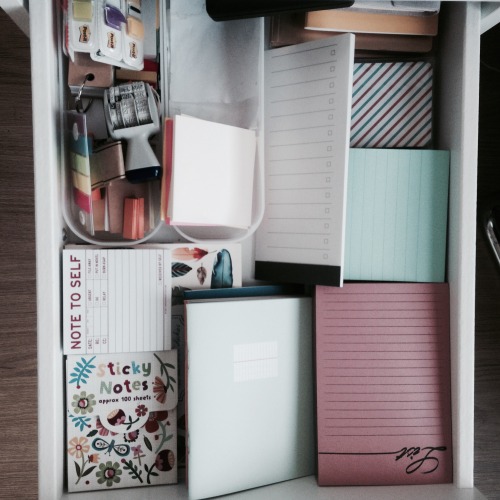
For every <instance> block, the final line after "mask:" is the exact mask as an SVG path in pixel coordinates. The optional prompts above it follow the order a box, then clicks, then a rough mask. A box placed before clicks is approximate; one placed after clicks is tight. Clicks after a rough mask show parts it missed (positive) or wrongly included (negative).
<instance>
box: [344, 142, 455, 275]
mask: <svg viewBox="0 0 500 500" xmlns="http://www.w3.org/2000/svg"><path fill="white" fill-rule="evenodd" d="M347 185H348V188H347V192H348V194H347V214H346V239H345V269H344V279H347V280H368V281H409V282H412V281H418V282H442V281H444V279H445V263H446V234H447V222H448V185H449V152H448V151H436V150H420V149H419V150H416V149H351V150H350V152H349V170H348V181H347Z"/></svg>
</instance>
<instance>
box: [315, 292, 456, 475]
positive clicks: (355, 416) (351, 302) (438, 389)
mask: <svg viewBox="0 0 500 500" xmlns="http://www.w3.org/2000/svg"><path fill="white" fill-rule="evenodd" d="M316 332H317V334H316V335H317V341H316V357H317V377H318V380H317V404H318V453H319V457H318V482H319V484H320V485H392V484H430V483H446V482H451V481H452V449H451V444H452V443H451V408H450V405H451V401H450V398H451V396H450V361H449V359H450V353H449V291H448V285H447V284H445V283H439V284H427V283H425V284H422V283H419V284H408V283H391V284H385V283H384V284H382V283H371V284H346V285H345V286H344V287H343V288H329V287H316Z"/></svg>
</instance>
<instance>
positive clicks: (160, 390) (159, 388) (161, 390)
mask: <svg viewBox="0 0 500 500" xmlns="http://www.w3.org/2000/svg"><path fill="white" fill-rule="evenodd" d="M153 393H154V395H155V398H156V400H157V401H159V402H160V403H162V404H163V403H165V401H166V399H167V386H166V385H165V384H164V383H163V380H162V379H161V378H160V377H158V376H156V377H155V381H154V382H153Z"/></svg>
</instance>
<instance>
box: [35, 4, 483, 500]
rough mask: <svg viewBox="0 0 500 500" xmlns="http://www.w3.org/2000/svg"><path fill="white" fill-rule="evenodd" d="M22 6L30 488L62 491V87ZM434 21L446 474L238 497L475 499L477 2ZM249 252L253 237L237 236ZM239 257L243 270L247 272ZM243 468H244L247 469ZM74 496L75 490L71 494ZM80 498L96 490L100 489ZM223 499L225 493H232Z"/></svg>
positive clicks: (51, 28)
mask: <svg viewBox="0 0 500 500" xmlns="http://www.w3.org/2000/svg"><path fill="white" fill-rule="evenodd" d="M57 5H58V2H40V1H36V2H35V1H34V2H31V5H30V17H31V50H32V78H33V114H34V116H33V133H34V158H35V196H36V238H37V241H36V248H37V296H38V374H39V376H38V394H39V398H38V406H39V411H38V419H39V442H38V458H39V497H40V498H43V499H52V498H65V497H69V495H67V494H66V490H65V463H64V457H65V446H66V442H65V434H64V421H65V419H64V414H65V413H64V370H63V368H64V360H63V356H62V341H61V335H60V331H61V287H60V285H61V276H60V275H61V249H62V246H63V244H64V223H63V217H62V211H61V200H60V193H61V189H60V176H61V165H62V164H63V161H62V150H61V137H62V134H63V131H62V130H61V113H62V109H61V104H60V103H61V101H62V100H61V92H62V88H63V85H65V78H63V72H62V70H61V68H60V55H59V54H58V37H59V33H60V28H59V26H58V24H57V16H56V8H57ZM441 19H442V20H441V24H440V43H439V46H440V52H439V65H438V81H439V83H438V87H437V88H436V94H437V99H436V102H437V105H438V108H437V110H436V115H437V128H438V134H437V140H436V144H435V146H436V147H437V148H439V149H448V150H450V153H451V154H450V156H451V171H450V183H451V185H450V206H449V235H448V262H447V266H448V281H449V283H450V296H451V361H452V363H451V368H452V414H453V438H454V439H453V445H454V450H453V453H454V464H453V466H454V471H453V475H454V483H453V484H450V485H438V486H425V487H422V486H418V487H417V486H410V487H408V486H406V487H400V486H398V487H375V488H369V487H356V488H346V487H343V488H338V487H335V488H326V487H321V488H320V487H318V486H317V483H316V479H315V478H314V477H307V478H303V479H298V480H294V481H288V482H285V483H280V484H275V485H272V486H269V487H265V488H259V489H256V490H251V491H246V492H243V493H240V494H238V495H234V496H235V497H237V498H276V499H278V498H279V499H282V498H291V499H293V498H297V499H302V498H307V497H309V498H318V499H320V498H339V499H342V498H346V499H347V498H348V499H355V498H371V499H377V498H380V499H388V498H407V499H412V498H415V499H417V498H421V497H422V496H427V497H429V498H440V499H445V498H450V499H461V498H463V499H471V498H483V497H482V495H481V494H480V493H479V492H478V491H476V490H474V489H473V464H474V446H473V444H474V437H473V431H474V415H473V411H474V404H473V401H474V280H475V231H476V229H475V228H476V170H477V127H478V100H479V50H480V34H481V4H480V3H479V2H477V3H472V2H470V3H466V2H457V3H451V2H450V3H446V2H445V3H444V5H442V14H441ZM243 252H244V259H246V260H247V261H249V260H251V256H252V255H253V241H252V240H251V239H250V240H248V241H246V243H245V245H243ZM249 264H250V265H247V275H246V276H244V279H245V278H246V279H251V278H252V276H250V275H249V272H248V270H249V269H251V268H252V266H251V262H249ZM249 473H251V472H249ZM78 496H79V497H80V495H78ZM83 497H84V498H101V497H103V495H102V494H101V493H100V492H95V493H89V494H84V495H83ZM106 497H107V498H131V499H132V498H141V499H142V498H164V497H165V498H187V491H186V488H185V486H184V485H182V484H180V485H177V486H165V487H154V488H136V489H126V490H124V489H122V490H119V491H110V492H107V493H106ZM231 498H232V496H231Z"/></svg>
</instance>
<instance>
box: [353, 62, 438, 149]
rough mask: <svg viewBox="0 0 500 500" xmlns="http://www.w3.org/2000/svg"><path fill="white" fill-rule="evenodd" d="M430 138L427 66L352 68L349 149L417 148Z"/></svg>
mask: <svg viewBox="0 0 500 500" xmlns="http://www.w3.org/2000/svg"><path fill="white" fill-rule="evenodd" d="M431 138H432V66H431V64H430V63H428V62H383V63H355V64H354V79H353V95H352V114H351V143H350V146H351V148H410V147H411V148H419V147H426V146H429V145H430V142H431Z"/></svg>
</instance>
